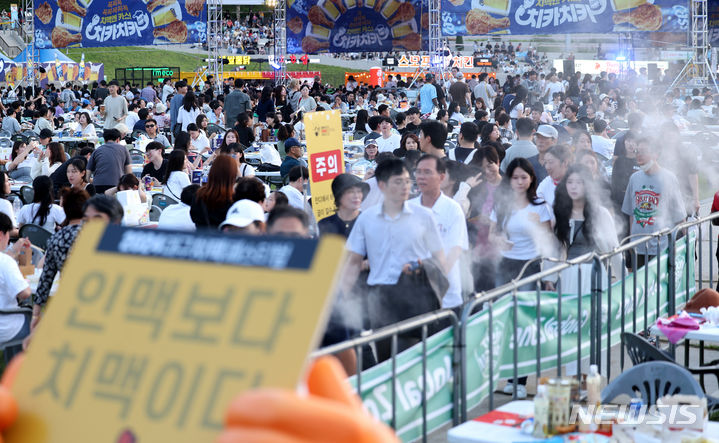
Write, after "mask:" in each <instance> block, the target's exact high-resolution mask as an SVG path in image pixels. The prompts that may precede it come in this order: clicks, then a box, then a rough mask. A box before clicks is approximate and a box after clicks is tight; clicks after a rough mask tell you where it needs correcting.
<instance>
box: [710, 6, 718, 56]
mask: <svg viewBox="0 0 719 443" xmlns="http://www.w3.org/2000/svg"><path fill="white" fill-rule="evenodd" d="M708 8H709V23H707V25H708V26H709V44H711V45H712V47H714V48H716V47H717V46H719V2H709V3H708Z"/></svg>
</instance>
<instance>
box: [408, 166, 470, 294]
mask: <svg viewBox="0 0 719 443" xmlns="http://www.w3.org/2000/svg"><path fill="white" fill-rule="evenodd" d="M446 173H447V167H446V166H445V163H444V162H443V161H442V160H440V159H439V157H435V156H434V155H430V154H425V155H423V156H422V157H421V158H420V159H419V162H417V168H416V169H415V172H414V175H415V178H416V179H417V187H418V188H419V190H420V192H421V194H420V196H419V197H416V198H413V199H412V200H410V201H409V203H410V204H413V205H417V206H423V207H425V208H427V209H430V210H431V211H432V212H433V214H434V220H435V222H436V224H437V230H438V231H439V235H440V237H441V238H442V246H443V247H444V255H445V256H446V268H445V269H446V270H448V271H447V278H448V280H449V289H447V293H446V294H445V295H444V298H443V299H442V307H443V308H453V307H455V306H459V305H461V304H462V278H461V275H460V266H459V259H460V256H461V254H462V251H466V250H467V249H468V248H469V239H468V236H467V222H466V221H465V218H464V212H463V211H462V208H461V206H459V203H457V202H455V201H454V200H452V199H451V198H450V197H447V196H446V195H444V194H442V190H441V186H442V182H443V181H444V178H445V175H446Z"/></svg>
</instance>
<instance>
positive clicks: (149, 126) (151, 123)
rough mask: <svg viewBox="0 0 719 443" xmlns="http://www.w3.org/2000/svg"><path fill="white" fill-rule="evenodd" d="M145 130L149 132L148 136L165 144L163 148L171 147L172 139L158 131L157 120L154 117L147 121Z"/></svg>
mask: <svg viewBox="0 0 719 443" xmlns="http://www.w3.org/2000/svg"><path fill="white" fill-rule="evenodd" d="M145 132H147V136H148V137H150V139H152V140H154V141H156V142H160V143H161V144H162V146H163V148H171V147H172V145H171V144H170V141H169V140H168V139H167V137H165V136H164V135H163V134H160V133H159V132H157V121H155V119H152V118H148V119H147V121H146V122H145Z"/></svg>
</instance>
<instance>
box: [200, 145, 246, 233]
mask: <svg viewBox="0 0 719 443" xmlns="http://www.w3.org/2000/svg"><path fill="white" fill-rule="evenodd" d="M236 181H237V162H236V161H235V159H233V158H232V157H230V156H229V155H220V156H218V157H217V158H216V159H215V162H214V163H213V164H212V167H211V168H210V174H209V176H208V177H207V183H205V184H204V185H203V186H202V187H201V188H200V189H198V190H197V195H196V196H195V201H194V202H193V204H192V207H191V208H190V217H191V218H192V221H193V222H194V223H195V226H197V228H198V229H201V228H212V229H217V227H218V226H220V223H222V222H223V221H225V218H226V216H227V210H228V209H230V206H232V203H233V201H232V196H233V193H234V189H235V182H236Z"/></svg>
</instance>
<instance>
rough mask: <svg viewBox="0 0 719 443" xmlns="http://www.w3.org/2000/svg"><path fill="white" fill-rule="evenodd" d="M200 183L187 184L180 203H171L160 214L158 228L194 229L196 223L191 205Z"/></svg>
mask: <svg viewBox="0 0 719 443" xmlns="http://www.w3.org/2000/svg"><path fill="white" fill-rule="evenodd" d="M198 189H200V185H198V184H192V185H188V186H185V187H184V188H183V189H182V193H181V194H180V203H178V204H176V205H169V206H168V207H166V208H165V209H164V210H163V211H162V213H161V214H160V219H159V220H158V222H157V227H158V229H173V230H178V231H194V230H195V223H194V222H193V221H192V217H190V206H191V205H192V201H193V200H194V198H195V193H196V192H197V190H198Z"/></svg>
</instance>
